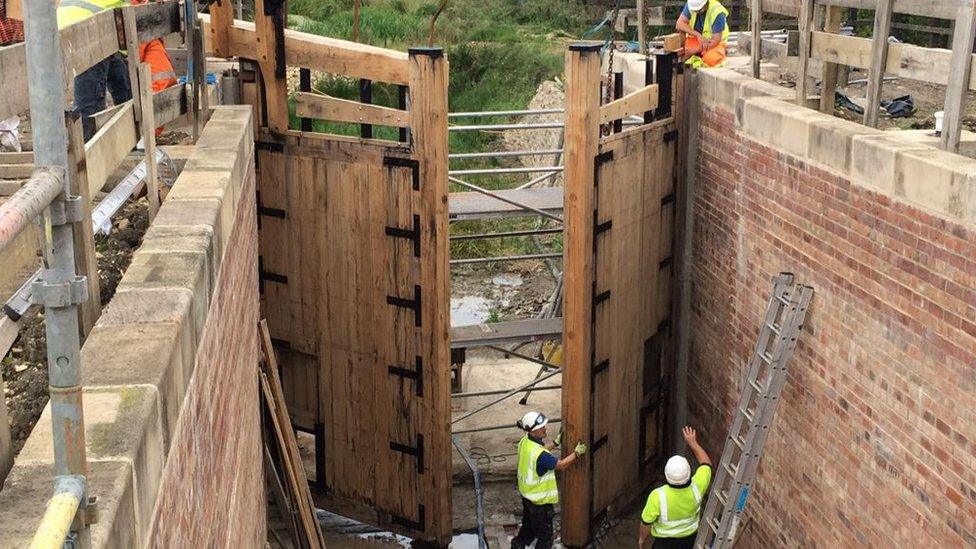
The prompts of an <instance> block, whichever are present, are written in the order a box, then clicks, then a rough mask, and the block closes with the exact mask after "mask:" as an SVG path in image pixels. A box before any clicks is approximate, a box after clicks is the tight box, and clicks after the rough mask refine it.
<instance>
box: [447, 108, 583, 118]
mask: <svg viewBox="0 0 976 549" xmlns="http://www.w3.org/2000/svg"><path fill="white" fill-rule="evenodd" d="M564 112H566V109H534V110H532V109H530V110H522V111H474V112H452V113H449V114H448V115H447V117H448V119H451V118H489V117H492V116H528V115H532V114H563V113H564Z"/></svg>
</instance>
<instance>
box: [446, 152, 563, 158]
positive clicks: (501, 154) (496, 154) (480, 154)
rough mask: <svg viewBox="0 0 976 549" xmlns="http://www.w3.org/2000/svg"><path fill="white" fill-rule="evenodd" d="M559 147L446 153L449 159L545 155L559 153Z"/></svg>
mask: <svg viewBox="0 0 976 549" xmlns="http://www.w3.org/2000/svg"><path fill="white" fill-rule="evenodd" d="M562 152H563V151H562V150H560V149H550V150H541V151H498V152H476V153H454V154H449V155H447V158H449V159H450V160H467V159H472V158H501V157H508V156H545V155H547V154H560V153H562Z"/></svg>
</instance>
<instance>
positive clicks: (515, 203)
mask: <svg viewBox="0 0 976 549" xmlns="http://www.w3.org/2000/svg"><path fill="white" fill-rule="evenodd" d="M447 179H448V180H449V181H451V182H452V183H457V184H458V185H461V186H462V187H465V188H468V189H471V190H472V191H476V192H479V193H481V194H483V195H485V196H490V197H492V198H494V199H495V200H498V201H500V202H504V203H506V204H511V205H512V206H515V207H517V208H522V209H523V210H525V211H528V212H535V213H537V214H539V215H541V216H543V217H548V218H549V219H552V220H553V221H558V222H560V223H562V222H563V218H561V217H559V216H558V215H553V214H551V213H549V212H547V211H545V210H540V209H539V208H533V207H532V206H528V205H526V204H522V203H521V202H519V201H517V200H512V199H511V198H505V197H504V196H501V195H499V194H498V193H494V192H491V191H489V190H488V189H483V188H481V187H479V186H477V185H472V184H471V183H468V182H467V181H462V180H460V179H458V178H456V177H453V176H448V177H447Z"/></svg>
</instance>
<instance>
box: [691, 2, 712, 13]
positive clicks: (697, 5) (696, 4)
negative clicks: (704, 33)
mask: <svg viewBox="0 0 976 549" xmlns="http://www.w3.org/2000/svg"><path fill="white" fill-rule="evenodd" d="M707 3H708V0H688V9H689V10H691V11H698V10H700V9H702V8H704V7H705V4H707Z"/></svg>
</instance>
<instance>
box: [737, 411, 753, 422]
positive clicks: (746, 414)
mask: <svg viewBox="0 0 976 549" xmlns="http://www.w3.org/2000/svg"><path fill="white" fill-rule="evenodd" d="M739 411H740V412H742V415H743V416H744V417H745V418H746V421H748V422H749V423H752V418H754V417H756V412H755V410H750V409H748V408H739Z"/></svg>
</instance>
